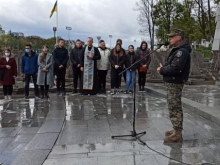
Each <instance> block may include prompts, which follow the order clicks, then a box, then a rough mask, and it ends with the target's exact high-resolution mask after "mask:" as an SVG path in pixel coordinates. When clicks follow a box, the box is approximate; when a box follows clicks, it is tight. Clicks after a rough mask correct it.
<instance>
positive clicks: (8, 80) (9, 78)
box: [0, 57, 17, 85]
mask: <svg viewBox="0 0 220 165" xmlns="http://www.w3.org/2000/svg"><path fill="white" fill-rule="evenodd" d="M6 65H9V66H11V69H7V68H6ZM0 69H4V70H5V71H4V76H3V80H1V81H0V84H2V85H13V84H15V79H14V77H13V76H17V64H16V61H15V59H14V58H9V61H8V62H7V61H6V58H4V57H2V58H0Z"/></svg>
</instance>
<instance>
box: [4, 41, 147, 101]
mask: <svg viewBox="0 0 220 165" xmlns="http://www.w3.org/2000/svg"><path fill="white" fill-rule="evenodd" d="M149 53H150V52H149V49H148V44H147V42H145V41H143V42H142V43H141V46H140V48H139V49H137V51H135V50H134V46H133V45H130V46H129V47H128V51H127V53H126V51H125V50H124V49H123V48H122V40H121V39H118V40H117V42H116V45H115V47H114V48H113V49H112V50H110V49H108V48H107V47H106V44H105V41H103V40H101V41H100V42H99V47H98V48H97V47H94V46H93V38H91V37H89V38H88V39H87V45H86V46H84V47H83V45H82V42H81V41H80V40H76V43H75V47H74V48H73V49H72V50H71V52H70V56H69V53H68V50H67V49H66V48H65V46H64V40H63V39H59V41H58V45H57V46H56V47H55V49H54V50H53V53H52V54H51V53H50V52H49V47H48V46H47V45H44V46H43V47H42V52H41V53H40V54H39V55H38V54H36V53H35V52H34V51H33V50H32V46H31V44H27V45H26V46H25V53H24V54H23V55H22V58H21V77H23V78H24V80H25V88H24V90H25V98H26V99H28V98H29V86H30V82H31V79H32V82H33V84H34V93H35V97H36V98H42V99H43V98H49V94H48V92H49V88H50V87H52V86H53V85H54V77H56V88H57V94H58V95H62V96H64V95H65V94H66V90H65V81H66V80H65V75H66V70H67V63H68V61H69V59H70V61H71V65H72V70H73V93H78V92H80V93H82V94H83V95H95V94H97V93H103V94H105V93H106V79H107V74H108V71H109V70H110V77H111V94H112V95H115V94H117V93H119V92H120V91H122V87H121V81H122V80H121V79H122V75H123V77H124V79H125V89H124V90H123V91H124V93H125V94H128V93H132V92H133V90H134V85H135V82H136V73H138V83H139V90H140V91H144V86H145V82H146V74H147V69H148V67H149V64H150V61H151V58H150V56H148V54H149ZM144 56H146V57H145V58H144V59H143V60H142V61H141V62H139V63H137V64H135V65H133V64H134V63H135V62H136V61H137V60H139V59H140V58H143V57H144ZM131 65H133V66H132V67H131V68H130V69H129V70H127V71H125V69H126V68H128V67H130V66H131ZM0 71H1V72H0V82H1V85H3V92H4V98H5V100H7V99H11V95H12V92H13V85H14V84H15V80H16V77H17V64H16V60H15V59H14V58H13V57H12V53H11V50H10V49H6V50H5V51H4V53H3V56H2V57H1V59H0ZM123 71H124V74H120V73H121V72H123ZM39 86H40V88H39ZM39 89H40V91H39Z"/></svg>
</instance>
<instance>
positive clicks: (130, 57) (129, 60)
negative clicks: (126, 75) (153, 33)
mask: <svg viewBox="0 0 220 165" xmlns="http://www.w3.org/2000/svg"><path fill="white" fill-rule="evenodd" d="M137 60H138V56H137V55H136V54H135V53H134V54H131V53H128V54H126V55H125V68H128V67H130V66H131V65H132V64H134V63H135V62H136V61H137ZM137 67H138V64H136V65H134V66H133V67H131V70H135V69H137Z"/></svg>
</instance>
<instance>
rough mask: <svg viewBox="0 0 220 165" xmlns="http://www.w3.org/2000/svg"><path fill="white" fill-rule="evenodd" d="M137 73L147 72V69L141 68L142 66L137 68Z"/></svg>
mask: <svg viewBox="0 0 220 165" xmlns="http://www.w3.org/2000/svg"><path fill="white" fill-rule="evenodd" d="M139 72H147V67H146V68H143V67H142V66H140V67H139Z"/></svg>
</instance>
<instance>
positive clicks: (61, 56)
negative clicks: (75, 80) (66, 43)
mask: <svg viewBox="0 0 220 165" xmlns="http://www.w3.org/2000/svg"><path fill="white" fill-rule="evenodd" d="M53 59H54V67H55V68H58V67H59V66H60V65H63V67H65V68H66V66H67V62H68V60H69V55H68V50H67V49H66V48H64V47H63V48H60V47H57V48H56V49H55V50H54V52H53Z"/></svg>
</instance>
